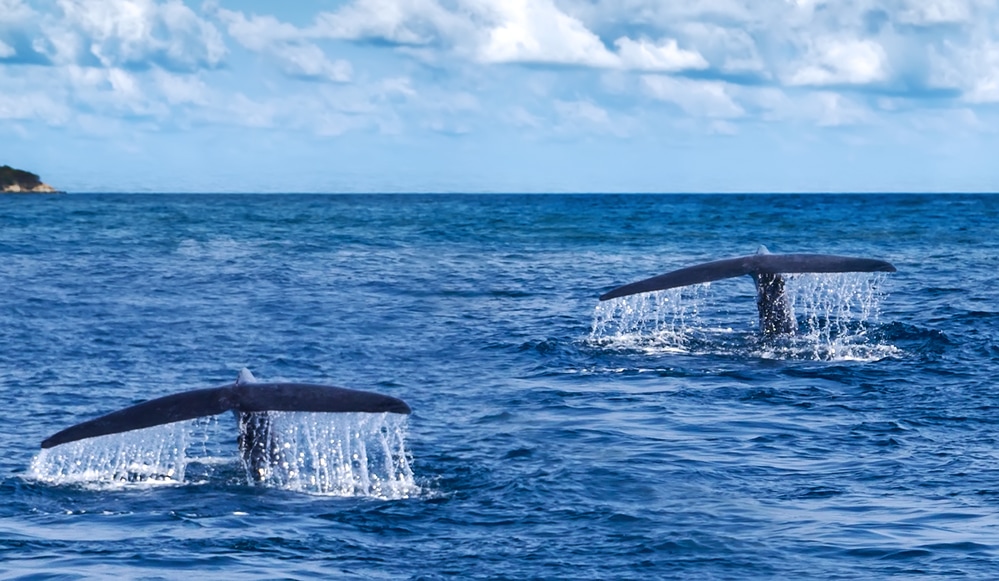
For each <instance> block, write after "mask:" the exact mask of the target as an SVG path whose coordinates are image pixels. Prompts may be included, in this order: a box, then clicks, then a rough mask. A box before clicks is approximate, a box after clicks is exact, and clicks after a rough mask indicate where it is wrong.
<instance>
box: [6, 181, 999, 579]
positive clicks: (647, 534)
mask: <svg viewBox="0 0 999 581" xmlns="http://www.w3.org/2000/svg"><path fill="white" fill-rule="evenodd" d="M761 244H765V245H766V246H767V247H768V248H769V249H770V251H771V252H774V253H794V252H813V253H828V254H844V255H851V256H863V257H872V258H879V259H884V260H888V261H890V262H892V263H893V264H894V265H895V266H896V267H897V268H898V272H895V273H890V274H889V273H877V274H829V275H814V274H807V275H794V276H791V277H789V279H788V296H789V298H790V300H791V302H792V305H793V308H794V312H795V315H796V318H797V322H798V331H797V333H796V335H795V336H793V337H789V338H788V337H784V338H777V339H764V338H762V337H761V336H760V334H759V332H758V330H757V315H756V305H755V291H754V287H753V283H752V280H751V279H750V278H749V277H741V278H736V279H727V280H721V281H716V282H713V283H710V284H707V285H699V286H696V287H690V288H686V289H680V290H676V289H674V290H669V291H661V292H657V293H652V294H648V295H636V296H632V297H625V298H622V299H615V300H612V301H607V302H604V303H601V302H599V301H598V299H597V297H598V296H599V295H600V294H602V293H604V292H606V291H608V290H610V289H611V288H614V287H615V286H618V285H621V284H624V283H628V282H633V281H636V280H639V279H642V278H646V277H649V276H653V275H656V274H660V273H664V272H667V271H670V270H673V269H676V268H681V267H685V266H690V265H692V264H696V263H699V262H705V261H709V260H714V259H719V258H727V257H733V256H739V255H746V254H753V253H755V252H756V250H757V247H758V246H759V245H761ZM997 281H999V198H995V197H989V196H971V195H932V196H909V195H884V196H879V195H745V196H741V195H724V196H722V195H719V196H715V195H691V196H679V195H670V196H647V195H635V196H618V195H614V196H596V195H580V196H574V195H551V196H542V195H539V196H515V195H511V196H504V195H488V196H461V195H440V196H437V195H412V196H406V195H386V196H374V195H372V196H367V195H359V196H353V195H351V196H337V195H328V196H326V195H124V194H122V195H96V194H95V195H64V196H5V197H0V345H2V349H0V402H2V406H3V415H4V417H3V429H2V430H0V449H2V450H3V454H2V456H0V500H2V503H0V578H3V579H22V578H23V579H84V578H111V577H115V578H120V579H140V578H141V579H193V578H203V577H204V578H207V577H211V578H219V579H221V578H239V579H275V578H282V579H313V578H336V579H444V578H461V579H601V580H602V579H739V580H744V579H822V580H831V579H885V578H963V579H994V578H997V577H999V291H997V289H996V283H997ZM243 368H248V369H250V370H251V371H252V373H253V374H254V375H255V376H256V377H257V379H258V380H260V381H300V382H311V383H326V384H332V385H339V386H344V387H350V388H355V389H362V390H368V391H375V392H378V393H383V394H388V395H392V396H395V397H398V398H401V399H403V400H405V401H406V402H407V403H408V404H409V405H410V406H411V407H412V409H413V413H412V414H411V415H410V416H399V415H391V414H356V413H355V414H321V413H293V412H285V413H283V414H280V417H279V418H277V420H276V421H279V423H281V427H280V430H279V431H280V433H281V434H283V436H282V437H283V438H285V439H286V441H285V442H284V444H283V445H284V446H285V447H286V449H287V450H289V452H288V454H287V457H286V461H284V462H283V464H282V465H281V466H275V468H274V473H273V474H272V475H271V476H270V477H268V478H267V479H265V480H264V481H263V482H261V483H259V484H257V483H254V482H253V481H252V480H250V479H248V478H247V475H246V471H245V470H244V468H243V466H242V465H241V463H240V459H239V453H238V450H237V445H236V437H237V432H238V427H237V424H236V421H235V420H234V419H233V417H232V416H231V414H223V415H220V416H216V417H214V418H208V419H201V420H192V421H188V422H183V423H178V424H169V425H166V426H160V427H154V428H149V429H146V430H142V431H138V432H132V433H127V434H120V435H111V436H103V437H100V438H93V439H89V440H83V441H80V442H75V443H71V444H64V445H61V446H56V447H54V448H51V449H48V450H44V451H43V450H42V449H41V448H40V442H41V441H42V440H43V439H45V438H46V437H48V436H50V435H52V434H53V433H55V432H57V431H59V430H61V429H63V428H66V427H68V426H70V425H73V424H75V423H78V422H81V421H84V420H87V419H91V418H94V417H97V416H99V415H102V414H105V413H108V412H111V411H114V410H117V409H120V408H123V407H126V406H129V405H132V404H135V403H138V402H141V401H143V400H146V399H150V398H154V397H159V396H163V395H168V394H172V393H177V392H181V391H184V390H190V389H198V388H205V387H212V386H218V385H223V384H227V383H231V382H232V381H234V380H235V378H236V376H237V374H238V373H239V372H240V370H241V369H243Z"/></svg>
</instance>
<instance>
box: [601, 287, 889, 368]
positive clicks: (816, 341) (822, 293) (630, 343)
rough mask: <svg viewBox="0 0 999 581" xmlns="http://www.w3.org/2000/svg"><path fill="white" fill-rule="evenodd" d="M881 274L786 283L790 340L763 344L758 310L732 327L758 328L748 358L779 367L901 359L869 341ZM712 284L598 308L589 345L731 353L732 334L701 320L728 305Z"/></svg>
mask: <svg viewBox="0 0 999 581" xmlns="http://www.w3.org/2000/svg"><path fill="white" fill-rule="evenodd" d="M885 280H886V277H885V275H883V274H880V273H876V274H873V275H872V274H869V273H843V274H792V275H785V281H786V287H785V292H786V294H787V298H788V305H789V307H790V309H791V313H792V315H793V317H794V318H795V320H796V322H797V331H796V333H795V334H794V336H792V337H780V338H776V339H774V338H760V337H759V335H758V333H756V332H755V331H756V328H755V325H756V324H757V316H756V305H755V303H750V304H748V305H746V316H745V317H741V318H739V319H737V320H734V321H731V322H729V324H731V323H735V324H736V326H737V327H738V325H740V324H741V323H743V322H747V323H748V324H750V325H753V327H752V331H753V332H751V333H747V334H746V335H745V336H746V337H748V340H749V342H750V344H749V345H746V344H743V345H741V346H735V348H736V349H738V350H739V351H740V352H742V353H746V352H747V351H748V352H750V353H753V354H754V355H757V356H760V357H766V358H776V359H815V360H826V361H828V360H852V359H856V360H873V359H881V358H884V357H889V356H893V355H896V354H897V353H898V349H897V348H895V347H894V346H891V345H883V344H880V343H878V342H877V340H875V339H873V338H872V337H871V336H870V329H871V328H872V327H873V326H874V325H876V324H877V323H878V322H879V318H880V304H881V300H882V299H883V297H884V293H883V291H882V287H883V283H884V282H885ZM710 291H711V284H710V283H708V284H700V285H694V286H689V287H683V288H677V289H669V290H665V291H657V292H651V293H643V294H638V295H631V296H627V297H621V298H618V299H614V300H610V301H606V302H601V303H599V304H598V305H597V306H596V308H595V310H594V314H593V324H592V327H591V331H590V336H589V342H590V343H592V344H595V345H597V346H600V347H609V348H620V349H636V350H640V351H645V352H655V353H663V352H690V351H691V350H692V349H693V350H696V351H698V352H720V353H730V352H732V349H733V344H732V335H733V330H732V328H731V327H727V326H724V325H718V324H717V322H718V318H717V316H712V320H711V321H710V322H709V321H707V320H705V319H706V317H702V316H701V311H702V310H704V311H705V312H706V311H707V309H704V308H703V307H704V306H705V305H709V304H710V305H712V306H711V308H712V309H716V310H717V308H716V307H715V306H714V303H716V302H721V301H723V300H728V297H726V298H724V299H722V298H721V297H718V296H711V293H710ZM695 346H696V349H695Z"/></svg>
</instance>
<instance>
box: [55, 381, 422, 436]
mask: <svg viewBox="0 0 999 581" xmlns="http://www.w3.org/2000/svg"><path fill="white" fill-rule="evenodd" d="M227 411H234V412H237V414H244V413H252V412H268V411H288V412H367V413H383V412H387V413H395V414H408V413H410V411H411V410H410V408H409V406H408V405H406V402H404V401H402V400H401V399H397V398H394V397H391V396H388V395H382V394H378V393H372V392H367V391H358V390H355V389H346V388H343V387H333V386H330V385H316V384H309V383H256V381H255V379H254V377H253V375H252V374H251V373H250V372H249V370H247V369H244V370H243V371H241V372H240V374H239V378H238V379H237V380H236V381H235V382H234V383H231V384H228V385H223V386H220V387H210V388H207V389H196V390H193V391H185V392H183V393H176V394H173V395H167V396H164V397H160V398H157V399H152V400H149V401H146V402H143V403H140V404H136V405H134V406H131V407H127V408H125V409H122V410H118V411H116V412H111V413H109V414H107V415H104V416H101V417H99V418H95V419H92V420H89V421H86V422H83V423H80V424H76V425H75V426H71V427H69V428H66V429H65V430H62V431H61V432H58V433H56V434H54V435H52V436H50V437H49V438H46V439H45V440H44V441H43V442H42V448H52V447H53V446H58V445H60V444H66V443H68V442H75V441H77V440H83V439H86V438H95V437H97V436H106V435H109V434H118V433H122V432H130V431H132V430H141V429H142V428H151V427H153V426H159V425H162V424H170V423H173V422H181V421H184V420H192V419H195V418H201V417H206V416H214V415H217V414H221V413H223V412H227Z"/></svg>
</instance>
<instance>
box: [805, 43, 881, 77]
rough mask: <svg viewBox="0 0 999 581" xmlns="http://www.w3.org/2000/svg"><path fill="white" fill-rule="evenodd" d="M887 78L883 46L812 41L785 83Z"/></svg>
mask: <svg viewBox="0 0 999 581" xmlns="http://www.w3.org/2000/svg"><path fill="white" fill-rule="evenodd" d="M887 78H888V63H887V57H886V55H885V51H884V49H883V48H882V47H881V45H880V44H878V43H877V42H875V41H873V40H857V39H833V38H824V39H820V40H818V41H815V42H814V43H813V44H812V45H811V46H810V47H809V50H808V51H807V53H806V54H805V57H804V59H803V63H802V64H800V65H799V67H798V68H797V70H795V71H794V72H793V73H792V74H791V75H790V77H789V78H788V82H789V83H790V84H791V85H811V86H827V85H866V84H871V83H877V82H880V81H884V80H886V79H887Z"/></svg>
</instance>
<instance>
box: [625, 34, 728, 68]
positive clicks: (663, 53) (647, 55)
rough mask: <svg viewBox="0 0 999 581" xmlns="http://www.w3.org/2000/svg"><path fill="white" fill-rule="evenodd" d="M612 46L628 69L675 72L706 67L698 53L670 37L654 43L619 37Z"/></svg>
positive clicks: (706, 64) (706, 63)
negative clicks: (684, 47) (683, 46)
mask: <svg viewBox="0 0 999 581" xmlns="http://www.w3.org/2000/svg"><path fill="white" fill-rule="evenodd" d="M614 46H616V47H617V49H618V54H619V55H620V57H621V64H622V66H624V68H628V69H637V70H641V71H662V72H676V71H682V70H684V69H706V68H708V61H706V60H704V57H703V56H701V55H700V53H698V52H697V51H695V50H684V49H681V48H680V47H679V46H678V45H677V43H676V40H675V39H672V38H666V39H663V40H662V41H660V42H659V44H654V43H651V42H649V41H647V40H638V41H634V40H631V39H630V38H627V37H621V38H619V39H617V40H616V41H614Z"/></svg>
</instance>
